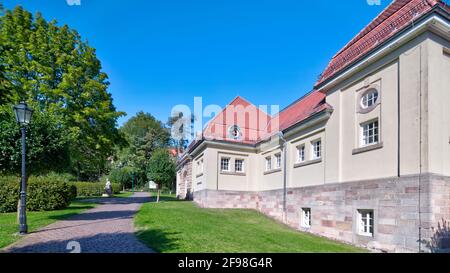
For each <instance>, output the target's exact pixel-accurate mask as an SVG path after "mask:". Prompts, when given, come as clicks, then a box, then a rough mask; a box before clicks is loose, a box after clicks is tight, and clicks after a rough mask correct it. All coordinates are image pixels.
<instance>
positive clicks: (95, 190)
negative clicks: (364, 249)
mask: <svg viewBox="0 0 450 273" xmlns="http://www.w3.org/2000/svg"><path fill="white" fill-rule="evenodd" d="M70 185H73V186H75V187H76V189H77V190H76V192H77V196H78V197H93V196H102V194H104V193H105V184H104V183H91V182H73V183H70ZM111 187H112V190H113V193H120V191H121V187H120V184H117V183H111Z"/></svg>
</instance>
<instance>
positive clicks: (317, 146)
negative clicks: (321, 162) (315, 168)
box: [312, 140, 322, 160]
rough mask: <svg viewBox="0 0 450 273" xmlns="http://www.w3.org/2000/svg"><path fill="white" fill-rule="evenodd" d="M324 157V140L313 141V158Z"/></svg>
mask: <svg viewBox="0 0 450 273" xmlns="http://www.w3.org/2000/svg"><path fill="white" fill-rule="evenodd" d="M320 158H322V141H321V140H316V141H314V142H312V159H313V160H314V159H320Z"/></svg>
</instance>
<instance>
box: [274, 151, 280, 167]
mask: <svg viewBox="0 0 450 273" xmlns="http://www.w3.org/2000/svg"><path fill="white" fill-rule="evenodd" d="M275 164H276V168H277V169H281V154H276V155H275Z"/></svg>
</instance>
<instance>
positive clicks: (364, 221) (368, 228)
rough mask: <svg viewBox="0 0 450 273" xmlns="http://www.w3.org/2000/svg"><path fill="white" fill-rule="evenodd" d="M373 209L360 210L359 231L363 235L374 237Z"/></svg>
mask: <svg viewBox="0 0 450 273" xmlns="http://www.w3.org/2000/svg"><path fill="white" fill-rule="evenodd" d="M373 223H374V215H373V210H368V209H361V210H358V233H359V235H362V236H368V237H373Z"/></svg>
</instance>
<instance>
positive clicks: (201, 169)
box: [197, 159, 203, 174]
mask: <svg viewBox="0 0 450 273" xmlns="http://www.w3.org/2000/svg"><path fill="white" fill-rule="evenodd" d="M197 170H198V173H199V174H201V173H203V159H202V160H200V161H198V162H197Z"/></svg>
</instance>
